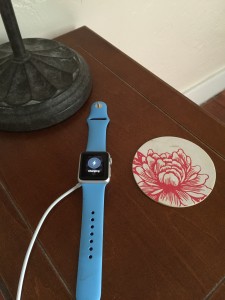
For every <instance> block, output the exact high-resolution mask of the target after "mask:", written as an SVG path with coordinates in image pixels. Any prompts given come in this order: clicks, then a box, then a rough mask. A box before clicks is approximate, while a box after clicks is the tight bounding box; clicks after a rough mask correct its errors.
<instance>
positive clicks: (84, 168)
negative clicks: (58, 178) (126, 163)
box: [79, 152, 109, 180]
mask: <svg viewBox="0 0 225 300" xmlns="http://www.w3.org/2000/svg"><path fill="white" fill-rule="evenodd" d="M108 178H109V154H108V153H107V152H83V153H82V154H81V157H80V169H79V180H107V179H108Z"/></svg>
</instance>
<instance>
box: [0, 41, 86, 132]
mask: <svg viewBox="0 0 225 300" xmlns="http://www.w3.org/2000/svg"><path fill="white" fill-rule="evenodd" d="M23 42H24V46H25V49H26V55H25V56H24V57H23V59H19V60H16V59H15V58H14V56H13V53H12V50H11V46H10V44H9V43H7V44H3V45H1V46H0V130H6V131H31V130H36V129H41V128H46V127H49V126H51V125H54V124H57V123H59V122H61V121H63V120H65V119H67V118H68V117H70V116H72V115H73V114H74V113H75V112H76V111H77V110H78V109H79V108H80V107H81V106H82V105H83V104H84V102H85V101H86V100H87V98H88V96H89V94H90V92H91V86H92V83H91V76H90V72H89V68H88V66H87V64H86V62H85V61H84V59H83V58H82V57H81V56H80V55H79V54H78V53H76V52H75V51H74V50H72V49H70V48H67V47H65V46H64V45H63V44H61V43H59V42H56V41H52V40H47V39H24V40H23Z"/></svg>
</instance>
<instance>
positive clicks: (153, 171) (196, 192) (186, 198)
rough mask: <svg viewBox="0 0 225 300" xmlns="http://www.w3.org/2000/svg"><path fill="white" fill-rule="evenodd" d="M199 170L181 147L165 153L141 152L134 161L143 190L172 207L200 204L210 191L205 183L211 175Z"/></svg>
mask: <svg viewBox="0 0 225 300" xmlns="http://www.w3.org/2000/svg"><path fill="white" fill-rule="evenodd" d="M200 172H201V167H200V166H198V165H197V166H193V165H192V160H191V157H190V156H188V155H186V154H185V152H184V151H183V150H182V149H179V150H178V151H174V152H172V153H168V152H166V153H162V154H158V153H155V152H154V151H153V150H152V149H150V150H148V153H147V156H145V155H144V154H142V153H141V152H139V151H138V152H137V154H136V155H135V158H134V161H133V173H134V174H136V175H137V176H138V178H139V180H140V181H139V182H138V185H139V187H140V188H141V190H142V191H143V192H144V193H145V194H146V195H147V196H149V197H150V198H151V199H153V200H155V201H156V202H160V203H162V204H166V205H169V206H173V207H185V206H190V205H194V204H197V203H199V202H201V201H202V200H204V199H205V198H206V197H207V195H208V194H209V193H210V192H211V189H210V188H208V187H207V186H206V185H205V183H206V181H207V180H208V178H209V175H207V174H201V173H200Z"/></svg>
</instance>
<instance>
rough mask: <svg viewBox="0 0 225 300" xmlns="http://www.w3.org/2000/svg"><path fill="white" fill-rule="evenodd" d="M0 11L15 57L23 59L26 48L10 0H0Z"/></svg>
mask: <svg viewBox="0 0 225 300" xmlns="http://www.w3.org/2000/svg"><path fill="white" fill-rule="evenodd" d="M0 12H1V15H2V20H3V23H4V25H5V29H6V32H7V35H8V38H9V41H10V44H11V48H12V51H13V54H14V57H15V59H17V60H23V59H24V57H25V56H26V50H25V47H24V44H23V40H22V37H21V33H20V30H19V26H18V23H17V20H16V16H15V13H14V9H13V6H12V2H11V0H0Z"/></svg>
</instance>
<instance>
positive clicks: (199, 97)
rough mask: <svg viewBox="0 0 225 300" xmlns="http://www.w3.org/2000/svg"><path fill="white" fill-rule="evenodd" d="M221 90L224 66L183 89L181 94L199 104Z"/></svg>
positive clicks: (224, 77) (223, 88)
mask: <svg viewBox="0 0 225 300" xmlns="http://www.w3.org/2000/svg"><path fill="white" fill-rule="evenodd" d="M223 90H225V68H224V69H222V70H221V71H219V72H217V73H215V74H214V75H212V76H210V77H209V78H207V79H206V80H204V81H202V82H200V83H199V84H197V85H195V86H193V87H192V88H190V89H188V90H186V91H184V92H183V94H184V95H185V96H186V97H188V98H189V99H191V100H192V101H194V102H195V103H196V104H198V105H201V104H203V103H204V102H206V101H207V100H209V99H210V98H212V97H214V96H216V95H217V94H219V93H220V92H222V91H223Z"/></svg>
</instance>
